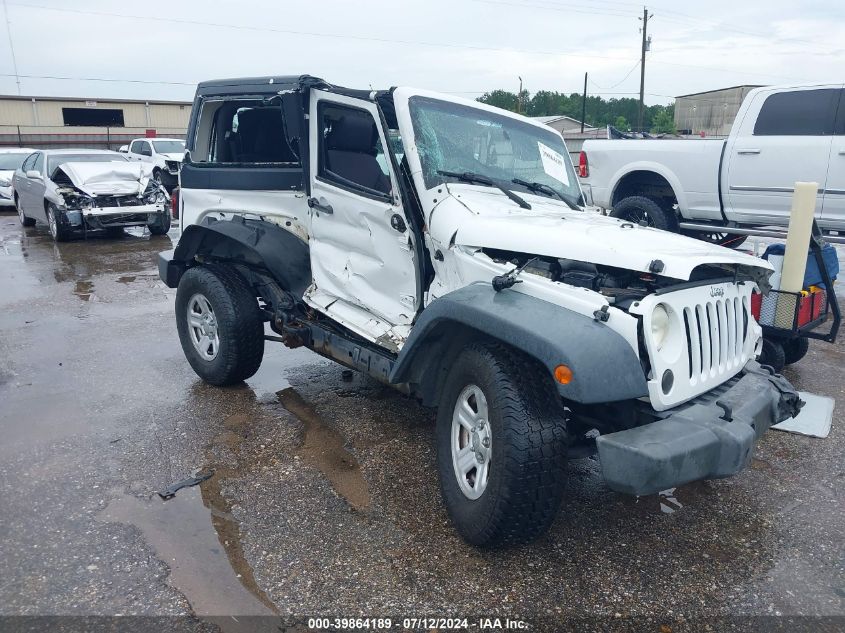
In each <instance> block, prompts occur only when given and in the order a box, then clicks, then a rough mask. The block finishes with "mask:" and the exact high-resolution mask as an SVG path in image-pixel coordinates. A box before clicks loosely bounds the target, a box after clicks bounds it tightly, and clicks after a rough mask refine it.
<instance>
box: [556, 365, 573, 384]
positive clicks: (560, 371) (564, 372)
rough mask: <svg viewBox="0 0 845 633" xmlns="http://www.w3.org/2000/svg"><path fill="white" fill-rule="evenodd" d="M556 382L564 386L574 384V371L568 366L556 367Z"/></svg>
mask: <svg viewBox="0 0 845 633" xmlns="http://www.w3.org/2000/svg"><path fill="white" fill-rule="evenodd" d="M555 380H557V381H558V382H559V383H560V384H562V385H568V384H569V383H571V382H572V370H571V369H569V367H567V366H566V365H558V366H557V367H555Z"/></svg>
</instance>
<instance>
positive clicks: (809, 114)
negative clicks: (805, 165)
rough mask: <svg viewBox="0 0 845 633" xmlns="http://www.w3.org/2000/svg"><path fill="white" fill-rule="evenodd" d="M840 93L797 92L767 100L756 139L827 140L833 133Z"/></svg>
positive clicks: (756, 128)
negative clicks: (818, 138)
mask: <svg viewBox="0 0 845 633" xmlns="http://www.w3.org/2000/svg"><path fill="white" fill-rule="evenodd" d="M838 101H839V90H835V89H831V88H825V89H820V90H793V91H790V92H778V93H775V94H773V95H770V96H768V97H766V100H765V101H764V102H763V107H762V108H761V109H760V114H759V115H758V116H757V121H756V122H755V124H754V136H823V135H826V134H832V133H833V119H834V116H835V114H836V106H837V103H838Z"/></svg>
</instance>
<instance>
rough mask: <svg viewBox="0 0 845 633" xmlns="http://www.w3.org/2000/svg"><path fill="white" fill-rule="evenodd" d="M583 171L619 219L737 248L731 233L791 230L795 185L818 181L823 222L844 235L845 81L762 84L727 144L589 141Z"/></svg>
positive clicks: (591, 195) (597, 197)
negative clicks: (770, 228)
mask: <svg viewBox="0 0 845 633" xmlns="http://www.w3.org/2000/svg"><path fill="white" fill-rule="evenodd" d="M579 175H580V176H581V183H582V187H583V189H584V192H585V195H586V197H587V201H588V202H592V204H594V205H596V206H598V207H602V208H604V209H612V212H611V215H613V216H615V217H618V218H625V219H628V220H633V221H637V222H644V223H647V224H649V225H650V226H655V227H658V228H662V229H666V230H670V231H676V232H677V231H683V232H685V233H690V234H693V235H695V236H696V237H700V238H703V239H708V240H710V241H715V242H717V243H719V244H724V245H731V246H736V245H738V244H739V243H740V242H741V241H742V240H743V239H744V236H742V235H730V234H728V232H726V231H724V229H725V228H734V229H736V228H739V229H740V230H741V229H743V228H749V227H762V226H786V225H787V224H788V222H789V210H790V203H791V199H792V189H793V183H795V182H796V181H809V182H818V183H819V191H818V196H817V198H816V220H817V221H818V223H819V226H820V227H821V228H822V229H823V230H825V231H838V232H840V233H841V232H842V231H845V97H843V84H841V83H839V84H819V85H812V86H779V87H771V86H770V87H764V88H758V89H756V90H753V91H751V92H750V93H749V94H748V96H747V97H746V98H745V101H744V102H743V103H742V106H741V107H740V109H739V112H738V113H737V117H736V120H735V122H734V124H733V127H732V128H731V133H730V135H729V136H728V138H727V139H680V140H627V139H626V140H590V141H586V142H585V143H584V147H583V151H582V152H581V156H580V164H579Z"/></svg>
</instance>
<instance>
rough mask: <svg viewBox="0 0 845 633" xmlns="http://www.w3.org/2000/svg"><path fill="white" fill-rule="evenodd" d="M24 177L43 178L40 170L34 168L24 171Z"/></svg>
mask: <svg viewBox="0 0 845 633" xmlns="http://www.w3.org/2000/svg"><path fill="white" fill-rule="evenodd" d="M26 177H27V178H31V179H32V180H43V179H44V177H43V176H42V175H41V172H40V171H36V170H34V169H30V170H29V171H28V172H26Z"/></svg>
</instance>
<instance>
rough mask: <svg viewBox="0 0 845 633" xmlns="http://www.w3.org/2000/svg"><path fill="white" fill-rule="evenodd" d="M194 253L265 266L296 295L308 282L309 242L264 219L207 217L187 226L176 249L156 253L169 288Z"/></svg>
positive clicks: (309, 273)
mask: <svg viewBox="0 0 845 633" xmlns="http://www.w3.org/2000/svg"><path fill="white" fill-rule="evenodd" d="M209 220H210V221H209ZM197 255H201V256H203V257H205V258H209V259H219V260H224V261H234V262H236V263H241V264H245V265H248V266H255V267H259V268H265V269H267V271H269V272H270V274H271V275H272V276H273V278H274V279H275V280H276V281H277V282H278V284H279V285H280V286H281V287H282V288H283V289H284V290H287V291H288V292H291V293H292V294H294V295H296V296H297V297H301V296H302V295H303V294H304V293H305V290H306V289H307V288H308V286H310V285H311V257H310V250H309V248H308V244H307V243H306V242H304V241H303V240H302V239H300V238H299V237H297V236H296V235H294V234H293V233H291V232H290V231H286V230H285V229H283V228H281V227H280V226H278V225H276V224H273V223H272V222H267V221H265V220H248V219H246V218H244V217H242V216H235V217H233V218H232V219H231V220H213V219H211V218H207V219H206V221H204V223H203V224H192V225H191V226H188V227H186V228H185V230H184V231H183V232H182V235H181V237H180V238H179V244H178V245H177V246H176V248H175V250H173V251H171V252H167V253H162V254H161V255H160V256H159V274H160V276H161V278H162V281H164V282H165V283H166V284H167V285H168V287H170V288H175V287H176V286H178V285H179V279H180V278H181V276H182V274H183V273H184V272H185V270H187V269H188V268H189V267H190V266H192V265H193V263H194V261H195V258H196V257H197Z"/></svg>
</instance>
